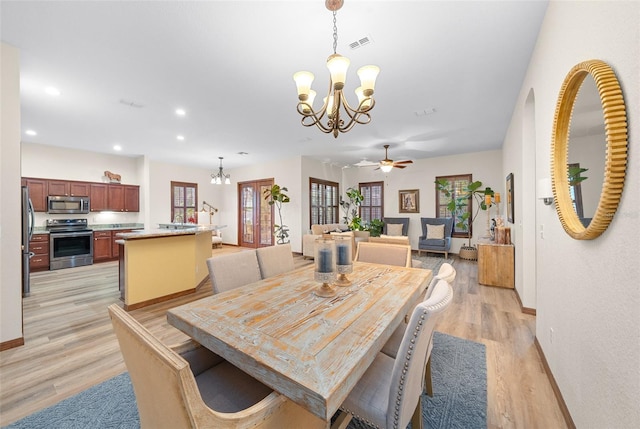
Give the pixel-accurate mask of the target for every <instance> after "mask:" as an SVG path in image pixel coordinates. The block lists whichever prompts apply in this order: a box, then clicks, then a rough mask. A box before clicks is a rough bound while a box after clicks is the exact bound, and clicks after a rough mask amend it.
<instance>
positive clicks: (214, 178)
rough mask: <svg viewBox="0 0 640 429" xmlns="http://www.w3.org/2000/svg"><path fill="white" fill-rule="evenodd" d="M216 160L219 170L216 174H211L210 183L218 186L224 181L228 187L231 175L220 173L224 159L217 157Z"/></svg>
mask: <svg viewBox="0 0 640 429" xmlns="http://www.w3.org/2000/svg"><path fill="white" fill-rule="evenodd" d="M218 159H220V168H219V169H218V174H211V183H212V184H214V185H220V184H222V182H223V181H224V184H225V185H230V184H231V174H224V171H222V160H223V159H224V158H223V157H221V156H219V157H218Z"/></svg>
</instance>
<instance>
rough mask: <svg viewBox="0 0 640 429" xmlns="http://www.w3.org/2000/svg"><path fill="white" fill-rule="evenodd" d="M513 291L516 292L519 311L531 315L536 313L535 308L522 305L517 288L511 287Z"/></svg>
mask: <svg viewBox="0 0 640 429" xmlns="http://www.w3.org/2000/svg"><path fill="white" fill-rule="evenodd" d="M513 291H514V292H515V293H516V299H517V300H518V304H519V305H520V311H521V312H523V313H524V314H530V315H532V316H535V315H536V309H535V308H529V307H524V306H523V305H522V300H521V299H520V294H519V293H518V289H515V288H514V289H513Z"/></svg>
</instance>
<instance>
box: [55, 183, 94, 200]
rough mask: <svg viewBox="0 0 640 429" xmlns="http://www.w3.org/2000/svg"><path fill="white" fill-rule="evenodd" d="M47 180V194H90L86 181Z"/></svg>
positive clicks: (86, 195) (81, 195) (77, 195)
mask: <svg viewBox="0 0 640 429" xmlns="http://www.w3.org/2000/svg"><path fill="white" fill-rule="evenodd" d="M48 182H49V183H48V191H49V192H48V193H49V195H63V196H72V197H88V196H89V194H90V186H89V183H87V182H74V181H69V180H49V181H48Z"/></svg>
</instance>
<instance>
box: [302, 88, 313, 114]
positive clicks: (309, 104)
mask: <svg viewBox="0 0 640 429" xmlns="http://www.w3.org/2000/svg"><path fill="white" fill-rule="evenodd" d="M315 99H316V92H315V91H314V90H313V89H312V90H311V91H309V97H308V98H307V101H306V102H305V103H306V104H307V106H304V108H303V109H302V111H303V112H304V113H307V114H308V113H311V109H313V100H315Z"/></svg>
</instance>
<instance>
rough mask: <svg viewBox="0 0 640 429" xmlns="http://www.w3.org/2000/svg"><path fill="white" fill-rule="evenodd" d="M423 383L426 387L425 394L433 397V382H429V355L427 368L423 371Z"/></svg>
mask: <svg viewBox="0 0 640 429" xmlns="http://www.w3.org/2000/svg"><path fill="white" fill-rule="evenodd" d="M424 384H425V386H426V389H427V395H429V396H431V397H432V398H433V383H432V382H431V356H429V360H427V369H426V371H425V372H424Z"/></svg>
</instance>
